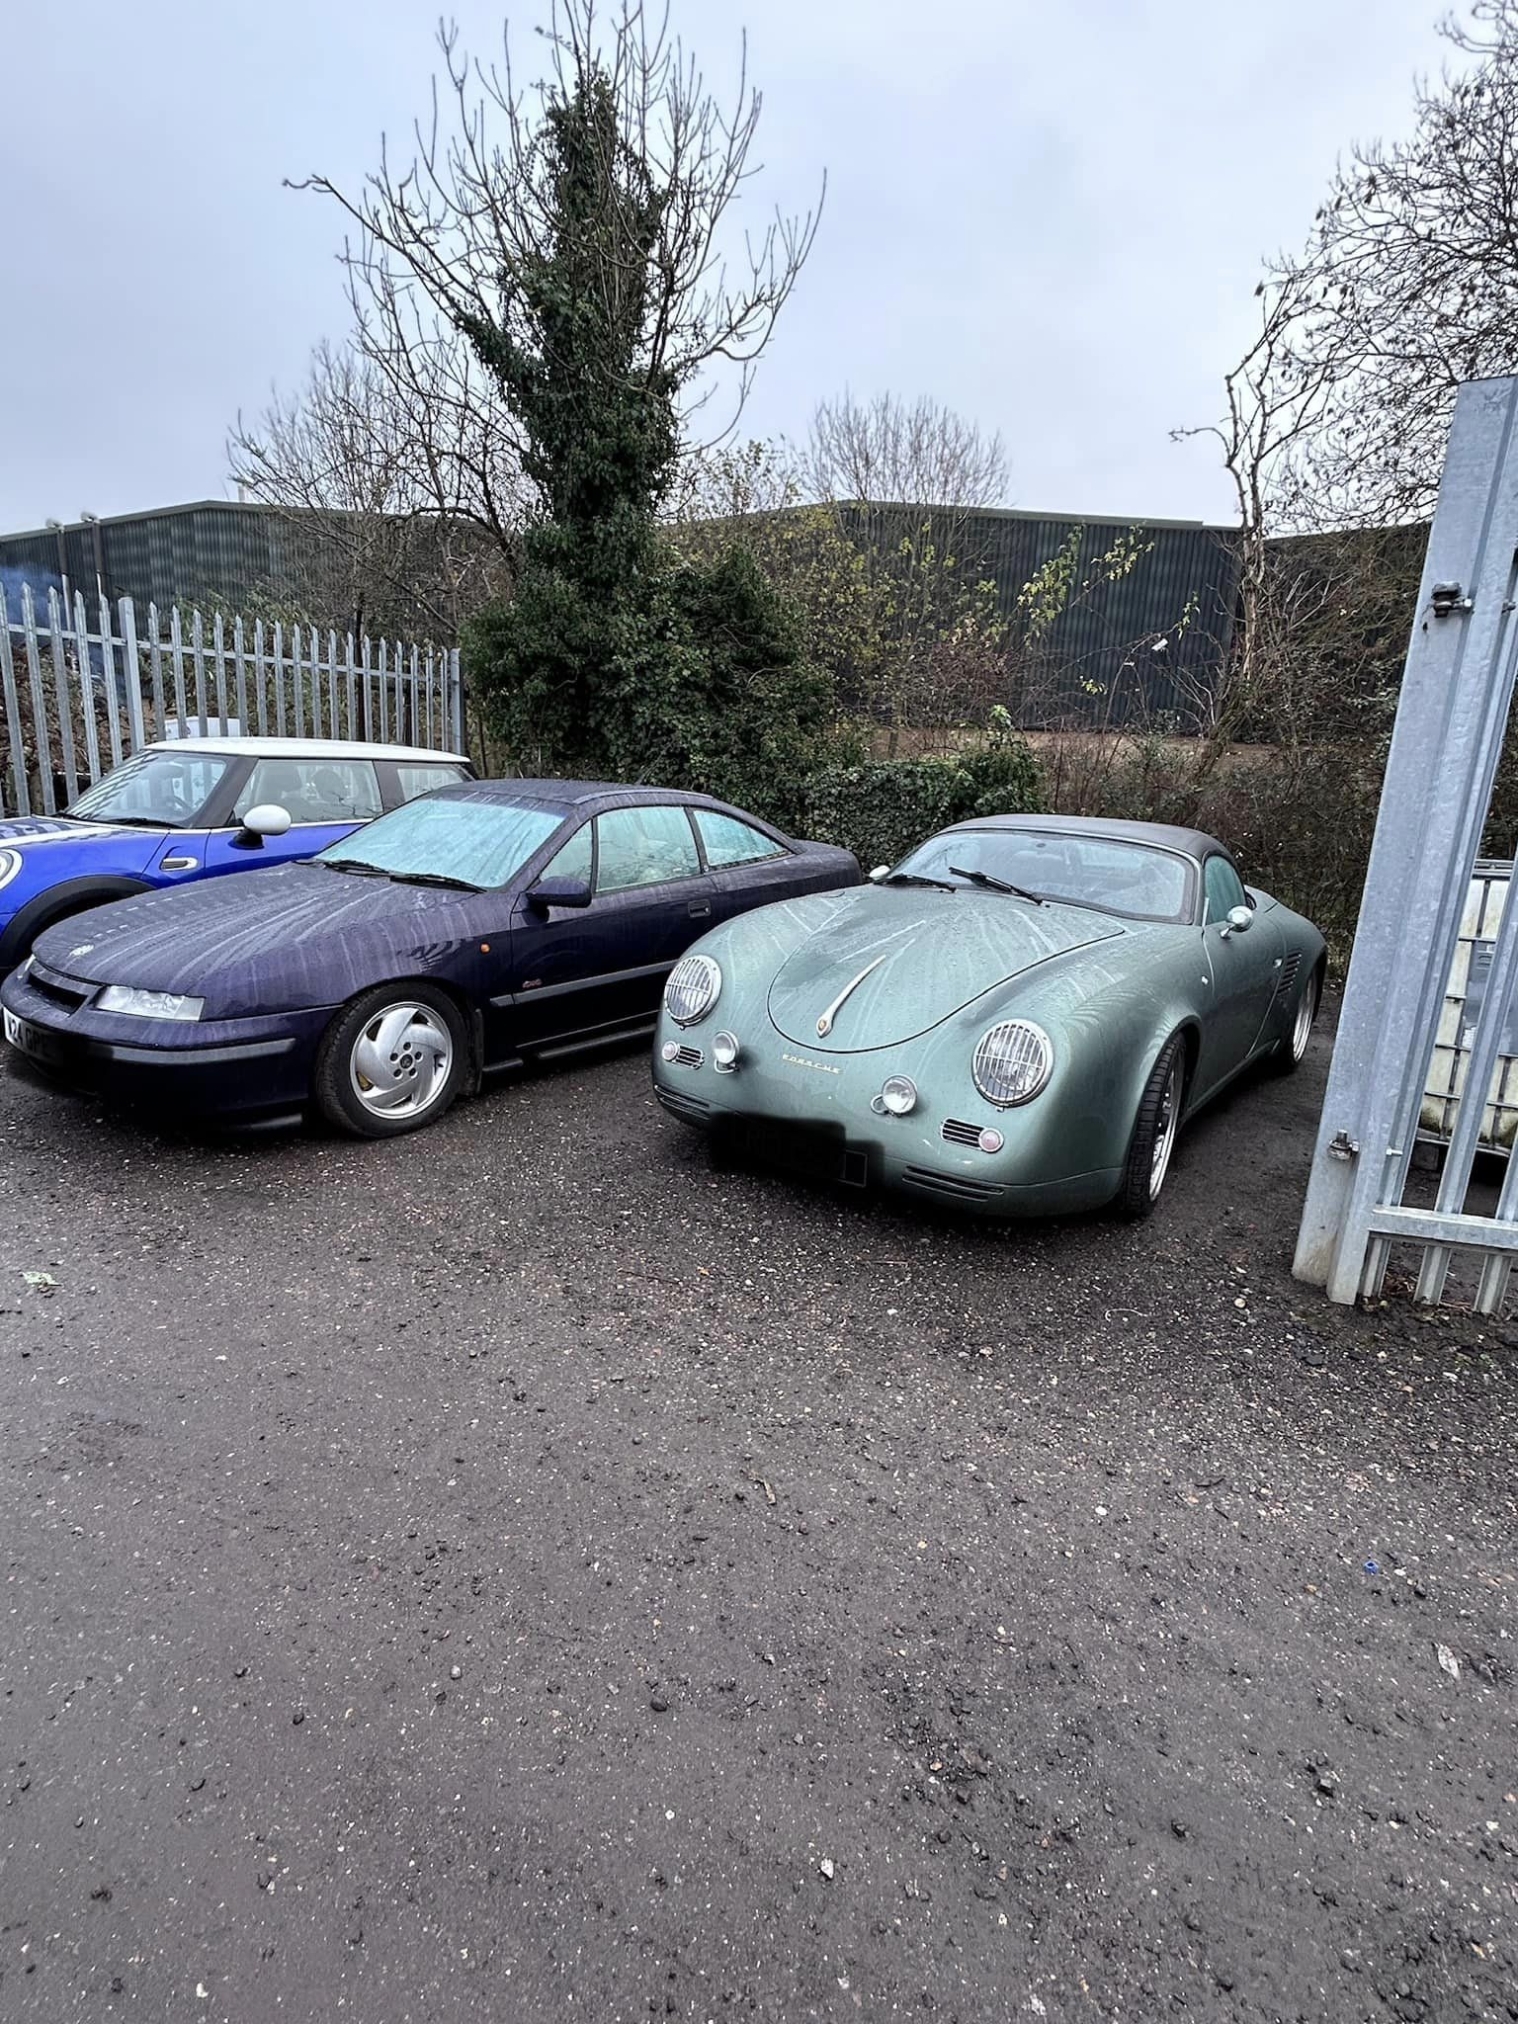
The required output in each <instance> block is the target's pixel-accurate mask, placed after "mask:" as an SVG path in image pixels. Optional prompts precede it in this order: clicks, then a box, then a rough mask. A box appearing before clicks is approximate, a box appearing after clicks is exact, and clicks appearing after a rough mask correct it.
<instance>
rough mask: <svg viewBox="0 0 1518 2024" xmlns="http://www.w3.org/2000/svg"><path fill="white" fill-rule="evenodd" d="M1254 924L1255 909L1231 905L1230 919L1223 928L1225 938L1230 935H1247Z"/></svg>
mask: <svg viewBox="0 0 1518 2024" xmlns="http://www.w3.org/2000/svg"><path fill="white" fill-rule="evenodd" d="M1253 926H1254V911H1253V909H1252V908H1250V907H1230V908H1229V910H1228V919H1227V922H1226V923H1225V925H1224V928H1223V940H1224V941H1225V942H1226V941H1227V940H1228V937H1229V936H1230V935H1245V934H1248V932H1249V930H1250V929H1251V928H1252V927H1253Z"/></svg>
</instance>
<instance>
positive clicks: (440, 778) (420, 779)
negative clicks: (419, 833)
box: [395, 759, 468, 801]
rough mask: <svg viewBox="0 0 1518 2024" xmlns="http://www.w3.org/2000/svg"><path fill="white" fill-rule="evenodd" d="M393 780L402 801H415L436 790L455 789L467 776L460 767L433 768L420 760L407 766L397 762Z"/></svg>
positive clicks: (423, 760)
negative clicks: (442, 788)
mask: <svg viewBox="0 0 1518 2024" xmlns="http://www.w3.org/2000/svg"><path fill="white" fill-rule="evenodd" d="M395 778H396V782H397V785H398V786H399V789H400V796H401V799H402V801H415V800H416V799H417V798H418V796H419V795H423V794H431V793H432V792H433V791H434V790H435V789H436V788H439V787H457V786H458V784H459V782H460V781H461V780H465V779H467V778H468V775H467V774H466V773H465V771H464V769H463V767H462V766H434V765H431V764H429V763H428V761H426V760H425V759H421V760H417V761H415V762H414V763H407V764H401V763H399V762H397V765H396V768H395Z"/></svg>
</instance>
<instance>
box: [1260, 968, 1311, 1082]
mask: <svg viewBox="0 0 1518 2024" xmlns="http://www.w3.org/2000/svg"><path fill="white" fill-rule="evenodd" d="M1322 989H1323V979H1322V976H1321V975H1320V973H1319V972H1318V971H1316V970H1314V971H1313V972H1312V974H1311V975H1310V976H1309V977H1308V979H1307V981H1306V982H1305V983H1304V984H1303V986H1302V988H1301V990H1300V991H1299V992H1298V993H1297V1002H1296V1004H1295V1006H1294V1007H1293V1008H1292V1014H1291V1027H1290V1030H1289V1031H1288V1032H1287V1034H1286V1037H1285V1038H1284V1039H1283V1040H1278V1041H1277V1042H1276V1044H1275V1046H1274V1047H1273V1048H1272V1049H1271V1050H1270V1053H1269V1054H1268V1055H1267V1056H1266V1063H1265V1065H1266V1067H1267V1068H1268V1069H1269V1070H1270V1073H1271V1074H1272V1075H1292V1074H1294V1073H1295V1072H1296V1070H1297V1069H1299V1068H1300V1067H1301V1065H1302V1060H1303V1057H1304V1056H1305V1054H1306V1053H1307V1043H1308V1041H1309V1040H1310V1039H1311V1038H1312V1022H1313V1021H1314V1020H1315V1019H1316V1018H1317V1016H1318V998H1319V996H1320V994H1321V992H1322Z"/></svg>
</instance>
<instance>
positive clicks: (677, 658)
mask: <svg viewBox="0 0 1518 2024" xmlns="http://www.w3.org/2000/svg"><path fill="white" fill-rule="evenodd" d="M805 645H806V642H805V636H804V627H803V626H802V624H801V622H800V620H799V617H798V614H797V612H796V610H795V608H794V607H793V605H792V604H791V603H790V602H789V601H788V600H787V599H786V598H785V597H784V596H783V595H782V594H781V593H780V592H779V591H778V590H777V589H776V588H775V587H774V585H773V584H771V583H770V582H769V581H768V580H767V578H766V577H765V575H764V573H763V571H762V570H761V569H760V568H759V566H758V564H757V563H756V562H755V560H754V558H753V557H752V555H750V554H749V553H747V552H746V551H745V550H743V549H741V548H737V547H729V548H727V549H725V550H720V551H718V552H717V553H716V554H715V555H714V556H713V557H712V559H711V560H710V561H709V562H705V563H699V564H698V563H695V562H692V561H689V560H687V559H686V558H685V557H683V556H681V555H680V554H679V553H678V552H677V551H676V550H675V549H674V548H672V547H671V546H670V545H669V544H667V543H659V544H656V545H654V546H652V547H650V549H649V550H648V551H647V556H646V562H645V566H644V568H643V569H642V570H641V571H640V572H639V574H638V576H637V578H636V579H634V580H633V581H632V582H630V583H628V584H626V585H622V586H619V587H618V588H617V589H615V590H614V591H612V592H611V593H610V594H609V595H607V596H605V597H603V598H600V599H591V598H589V597H587V596H586V595H585V594H584V592H583V588H582V586H581V585H579V584H578V583H577V582H576V581H575V579H574V578H573V577H571V576H570V575H569V574H568V572H567V571H562V570H549V569H544V568H534V569H529V570H528V571H527V572H526V573H525V574H524V576H523V579H522V582H521V584H520V585H519V587H518V591H517V595H516V598H515V600H514V601H513V602H512V603H511V604H510V605H496V606H493V607H492V608H491V609H490V610H488V611H487V612H485V613H484V614H483V615H482V616H481V618H480V619H479V620H478V621H477V622H476V623H475V624H474V625H473V626H472V627H470V628H469V629H468V632H467V633H466V638H465V667H466V672H467V674H468V675H469V676H470V677H471V678H472V679H474V680H476V681H482V682H483V684H484V686H485V687H486V688H487V690H488V692H489V694H490V696H491V698H492V701H493V706H494V709H493V718H494V722H495V725H496V728H497V729H498V731H499V733H500V735H501V737H502V739H503V741H504V743H505V744H506V746H507V748H508V749H509V750H510V751H511V753H512V754H513V756H514V758H515V760H516V762H517V764H518V765H519V766H521V767H522V768H523V769H524V770H526V771H532V772H538V771H542V772H545V773H560V772H564V773H584V774H586V775H590V776H601V777H604V778H606V779H611V780H635V781H637V780H647V781H656V782H658V783H659V784H660V785H661V786H665V787H689V788H696V789H699V790H701V791H702V792H705V793H711V794H717V795H720V796H722V797H723V798H724V799H726V800H731V801H736V802H738V803H739V804H740V805H742V806H743V807H746V808H752V809H753V810H755V812H756V813H758V814H761V815H767V816H769V817H770V819H771V820H772V821H775V822H778V823H779V824H781V825H782V827H795V826H796V825H797V823H798V822H799V821H800V819H801V816H802V813H803V808H804V798H803V797H804V783H805V780H806V778H807V776H808V774H809V773H810V772H811V771H812V770H813V769H814V768H815V767H816V766H817V765H819V764H821V763H827V762H831V761H835V760H836V759H837V758H838V757H839V756H840V755H842V756H845V757H847V756H853V755H854V750H855V747H854V745H852V744H851V743H850V742H849V741H848V740H847V738H846V737H845V736H844V734H842V733H840V732H839V731H838V730H837V729H836V728H835V721H834V720H835V709H834V699H833V688H832V683H831V681H830V680H829V678H828V677H827V676H826V675H825V674H823V673H822V672H821V671H820V670H819V668H818V667H817V665H816V663H815V662H813V661H812V660H811V659H810V658H809V656H808V655H807V653H806V651H805ZM587 669H593V671H594V678H595V679H594V683H593V685H592V684H591V683H589V682H588V681H586V679H585V674H584V671H585V670H587Z"/></svg>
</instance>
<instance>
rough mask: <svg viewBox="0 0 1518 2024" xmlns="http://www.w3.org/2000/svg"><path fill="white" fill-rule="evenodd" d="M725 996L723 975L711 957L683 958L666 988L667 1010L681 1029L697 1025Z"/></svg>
mask: <svg viewBox="0 0 1518 2024" xmlns="http://www.w3.org/2000/svg"><path fill="white" fill-rule="evenodd" d="M721 995H722V972H721V970H720V969H719V968H718V967H717V963H716V960H715V959H714V958H713V957H711V956H682V957H681V958H680V960H679V962H678V963H676V965H675V967H674V968H673V969H672V970H671V971H670V973H669V982H668V983H667V984H666V985H665V987H664V1009H665V1011H666V1012H667V1013H668V1014H669V1016H670V1018H671V1019H673V1020H674V1022H675V1024H676V1025H677V1026H695V1025H697V1024H699V1022H700V1021H701V1020H703V1019H704V1018H705V1017H706V1015H707V1013H708V1012H710V1011H711V1009H712V1007H713V1006H714V1005H715V1004H716V1002H717V1000H718V998H719V997H720V996H721Z"/></svg>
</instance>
